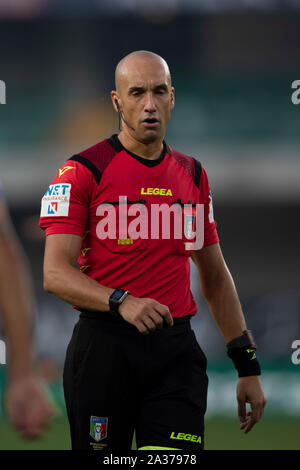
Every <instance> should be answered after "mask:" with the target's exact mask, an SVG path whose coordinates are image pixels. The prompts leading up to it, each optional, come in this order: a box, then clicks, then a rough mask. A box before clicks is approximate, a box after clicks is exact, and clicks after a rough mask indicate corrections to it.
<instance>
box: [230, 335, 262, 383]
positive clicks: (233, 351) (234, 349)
mask: <svg viewBox="0 0 300 470" xmlns="http://www.w3.org/2000/svg"><path fill="white" fill-rule="evenodd" d="M256 349H257V346H256V344H255V341H254V338H253V336H252V334H251V331H250V330H245V331H243V334H242V335H241V336H239V337H238V338H235V339H233V340H232V341H230V342H229V343H227V355H228V356H229V357H230V359H232V362H233V363H234V365H235V368H236V370H237V371H238V375H239V377H248V376H250V375H261V370H260V365H259V362H258V360H257V357H256Z"/></svg>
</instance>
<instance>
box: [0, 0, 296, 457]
mask: <svg viewBox="0 0 300 470" xmlns="http://www.w3.org/2000/svg"><path fill="white" fill-rule="evenodd" d="M299 31H300V3H299V2H298V1H297V0H214V1H212V0H159V1H157V0H152V1H146V0H145V1H142V0H109V1H108V0H72V1H71V0H70V1H68V0H16V1H14V2H11V1H10V0H1V1H0V51H1V53H0V79H1V80H4V81H5V82H6V86H7V97H6V99H7V104H6V105H0V155H1V156H0V172H1V173H0V175H1V180H2V183H3V186H4V190H5V193H6V197H7V200H8V202H9V205H10V209H11V214H12V217H13V220H14V223H15V226H16V228H17V231H18V234H19V236H20V238H21V239H22V241H23V244H24V247H25V249H26V252H27V254H28V256H29V259H30V262H31V268H32V272H33V276H34V280H35V289H36V296H37V299H38V318H37V330H36V344H37V351H38V365H39V370H40V373H41V374H42V376H43V377H44V378H45V380H46V381H47V383H48V387H49V393H51V395H52V397H53V399H54V401H55V402H56V404H57V408H58V411H59V414H58V418H57V419H56V420H55V421H54V422H53V424H52V426H51V428H50V429H49V432H47V433H46V435H45V437H44V438H43V439H42V440H40V441H36V442H33V443H27V442H25V441H22V440H21V439H20V438H18V437H17V436H16V434H15V433H14V432H13V430H12V429H11V428H10V427H9V426H8V425H7V423H6V420H5V409H4V407H3V392H4V383H5V371H6V366H3V365H2V366H0V395H1V397H0V398H1V400H0V401H1V403H2V406H1V407H0V449H67V448H69V447H70V442H69V437H68V425H67V421H66V416H65V408H64V399H63V392H62V385H61V374H62V366H63V362H64V356H65V350H66V346H67V343H68V341H69V338H70V336H71V332H72V328H73V325H74V323H75V322H76V320H77V314H76V312H74V311H73V309H72V308H71V307H70V306H68V305H67V304H64V303H63V302H61V301H58V300H57V299H55V298H54V297H52V296H51V295H49V294H46V293H45V292H43V289H42V258H43V248H44V239H43V233H42V232H41V231H40V229H39V227H38V225H37V223H38V218H39V210H40V199H41V197H42V195H43V193H44V192H45V190H46V188H47V186H48V183H49V182H50V180H51V179H52V177H53V176H54V174H55V173H56V171H57V169H58V168H59V166H60V165H61V164H62V163H63V162H64V161H65V160H66V159H67V158H68V156H70V155H73V154H74V153H77V152H78V151H80V150H81V149H84V148H86V147H88V146H90V145H93V144H94V143H96V142H97V141H100V140H102V139H103V138H105V137H108V136H110V135H111V134H112V133H114V132H117V124H118V123H117V117H116V115H115V113H114V112H113V109H112V106H111V104H110V100H109V91H110V90H111V89H112V88H113V87H114V83H113V72H114V67H115V65H116V63H117V62H118V61H119V59H120V58H121V57H123V56H124V55H126V54H127V53H129V52H131V51H133V50H136V49H148V50H151V51H154V52H156V53H158V54H160V55H162V56H163V57H164V58H165V59H166V60H167V61H168V63H169V65H170V68H171V72H172V74H173V82H174V85H175V88H176V107H175V110H174V111H173V115H172V119H171V122H170V125H169V128H168V132H167V138H166V140H167V142H169V143H170V144H171V145H172V146H173V147H175V148H177V149H178V150H181V151H183V152H185V153H187V154H190V155H193V156H195V157H197V158H199V160H200V161H201V162H202V164H203V166H204V167H205V168H206V170H207V172H208V176H209V178H210V182H211V186H212V190H213V195H214V211H215V218H216V220H217V222H218V231H219V235H220V238H221V245H222V248H223V252H224V255H225V259H226V260H227V263H228V265H229V268H230V270H231V272H232V274H233V277H234V279H235V282H236V285H237V289H238V292H239V295H240V298H241V301H242V305H243V308H244V312H245V314H246V318H247V322H248V326H249V328H250V329H252V330H253V332H254V334H255V337H256V340H257V342H258V344H259V357H260V360H261V362H262V367H263V376H262V382H263V385H264V388H265V392H266V395H267V398H268V404H267V408H266V411H265V417H264V420H263V421H262V422H261V423H259V424H258V425H257V426H256V427H255V428H254V429H253V430H252V431H251V433H250V434H249V435H247V436H244V435H243V434H241V433H240V431H239V425H238V421H237V416H236V401H235V385H236V382H237V375H236V372H235V371H234V370H233V366H232V365H231V362H230V361H229V359H228V358H227V356H226V354H225V345H224V341H223V339H222V336H221V335H220V333H219V331H218V330H217V327H216V326H215V324H214V322H213V320H212V319H211V317H210V314H209V312H208V309H207V307H206V305H205V302H204V300H203V298H202V297H201V293H200V287H199V284H198V281H197V278H196V277H195V270H194V269H192V289H193V293H194V296H195V299H196V300H197V303H198V306H199V312H198V315H197V317H196V318H195V319H194V320H193V325H194V330H195V332H196V335H197V337H198V341H199V343H200V344H201V346H202V348H203V350H204V351H205V353H206V355H207V357H208V363H209V366H208V375H209V380H210V385H209V399H208V411H207V448H208V449H300V432H299V431H300V426H299V422H300V376H299V373H300V365H298V366H297V365H294V364H293V363H292V362H291V354H292V349H291V345H292V342H293V341H294V340H295V339H300V292H299V249H298V241H299V237H300V218H299V210H300V184H299V176H300V159H299V156H300V152H299V144H300V132H299V131H300V126H299V124H300V106H296V105H293V104H292V101H291V94H292V91H293V90H292V89H291V84H292V82H293V81H294V80H296V79H300V35H299ZM0 338H3V333H0ZM100 353H101V351H100ZM103 353H105V351H103Z"/></svg>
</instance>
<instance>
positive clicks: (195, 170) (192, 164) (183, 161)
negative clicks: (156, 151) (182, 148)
mask: <svg viewBox="0 0 300 470" xmlns="http://www.w3.org/2000/svg"><path fill="white" fill-rule="evenodd" d="M169 149H170V151H171V156H172V157H173V158H175V160H176V161H177V162H178V163H179V164H180V165H181V166H183V167H184V168H185V169H186V170H187V171H188V173H189V174H190V176H191V178H192V180H193V181H194V184H195V185H196V186H197V188H200V179H201V172H202V165H201V163H200V162H199V160H197V159H196V158H194V157H189V156H188V155H184V154H183V153H181V152H178V151H177V150H174V149H173V148H172V147H169Z"/></svg>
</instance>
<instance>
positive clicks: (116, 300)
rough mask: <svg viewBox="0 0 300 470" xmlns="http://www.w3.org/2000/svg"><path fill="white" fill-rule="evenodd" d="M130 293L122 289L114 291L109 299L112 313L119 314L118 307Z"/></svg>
mask: <svg viewBox="0 0 300 470" xmlns="http://www.w3.org/2000/svg"><path fill="white" fill-rule="evenodd" d="M129 294H130V292H128V290H123V289H115V290H114V291H113V293H112V294H111V296H110V297H109V308H110V310H111V312H113V313H119V306H120V305H121V303H122V302H123V301H124V300H125V299H126V297H127V295H129Z"/></svg>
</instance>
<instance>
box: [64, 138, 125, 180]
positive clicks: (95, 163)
mask: <svg viewBox="0 0 300 470" xmlns="http://www.w3.org/2000/svg"><path fill="white" fill-rule="evenodd" d="M117 153H118V152H117V151H116V150H115V149H114V148H113V147H112V146H111V145H110V143H109V141H108V139H105V140H102V141H101V142H99V143H98V144H96V145H93V146H92V147H89V148H88V149H86V150H83V151H82V152H80V153H78V154H76V155H73V156H72V157H71V158H69V159H68V161H70V160H73V161H76V162H79V163H81V164H82V165H84V166H85V167H86V168H88V169H89V170H90V171H91V172H92V174H93V176H94V178H95V181H96V183H97V184H99V183H100V180H101V176H102V175H103V172H104V170H105V168H106V167H107V166H108V165H109V164H110V162H111V161H112V159H113V158H114V156H115V155H116V154H117Z"/></svg>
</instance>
